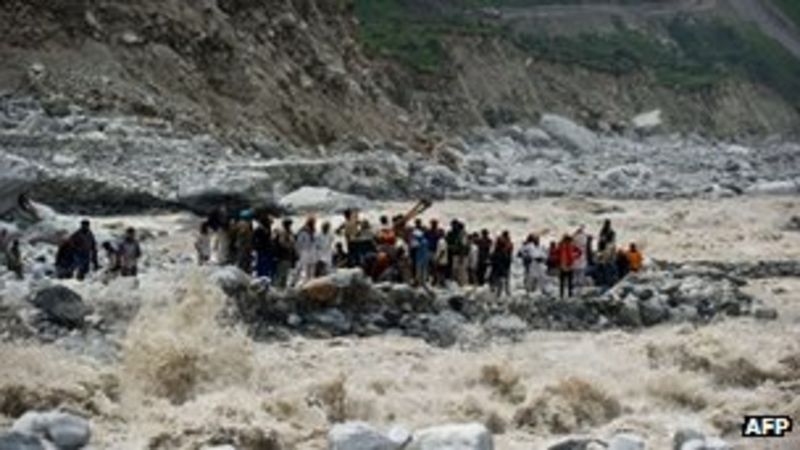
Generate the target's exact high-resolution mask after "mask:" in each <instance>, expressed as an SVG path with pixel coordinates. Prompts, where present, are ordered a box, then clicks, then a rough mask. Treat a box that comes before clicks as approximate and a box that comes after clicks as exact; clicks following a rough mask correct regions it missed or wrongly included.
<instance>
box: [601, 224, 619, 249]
mask: <svg viewBox="0 0 800 450" xmlns="http://www.w3.org/2000/svg"><path fill="white" fill-rule="evenodd" d="M616 241H617V233H616V232H615V231H614V228H612V227H611V220H609V219H606V220H605V221H604V222H603V228H601V229H600V234H599V235H598V238H597V251H598V252H602V251H603V250H605V249H606V248H607V247H609V246H610V247H614V246H615V245H616Z"/></svg>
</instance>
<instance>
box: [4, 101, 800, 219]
mask: <svg viewBox="0 0 800 450" xmlns="http://www.w3.org/2000/svg"><path fill="white" fill-rule="evenodd" d="M0 124H1V126H0V164H2V165H3V166H8V167H12V166H13V167H15V168H16V169H15V170H14V171H9V172H4V173H3V174H0V189H2V190H3V192H9V193H14V192H21V191H24V190H28V189H30V190H31V191H32V194H33V197H34V198H37V199H39V200H40V201H43V202H45V203H48V204H50V205H52V206H54V207H56V208H58V209H60V210H64V211H80V212H85V213H88V212H94V213H106V214H107V213H114V212H123V211H128V212H130V211H142V210H153V209H158V208H162V209H163V208H173V209H174V208H189V209H193V210H203V209H207V208H208V207H210V206H212V205H215V204H218V203H220V202H232V203H235V204H237V205H242V204H247V203H254V204H264V203H274V202H277V201H278V200H280V198H281V197H283V196H284V195H286V194H289V193H291V192H293V191H295V190H298V189H301V188H303V187H307V186H316V187H325V188H330V189H332V190H334V191H338V192H342V193H346V194H351V195H356V196H361V197H364V198H368V199H372V200H387V199H394V200H400V199H412V198H418V197H429V198H436V199H443V198H487V199H492V198H499V199H507V198H525V197H538V196H564V195H578V194H579V195H588V196H594V197H612V198H675V197H688V196H712V197H719V196H737V195H742V194H745V193H754V194H796V193H797V192H798V190H799V189H800V178H798V177H800V174H798V173H797V170H796V168H797V166H798V164H800V162H798V158H800V156H798V155H800V147H798V145H797V144H793V143H788V142H782V141H779V140H778V141H773V140H764V141H761V142H754V143H752V145H750V146H742V145H732V144H729V143H724V142H715V141H709V140H706V139H703V138H700V137H697V136H679V135H663V136H651V137H644V136H643V137H635V136H628V137H625V136H621V135H614V134H603V135H600V134H597V133H595V132H592V131H590V130H588V129H586V128H583V127H581V126H580V125H577V124H575V123H573V122H571V121H570V120H568V119H566V118H563V117H559V116H554V115H545V116H544V117H543V118H542V120H541V122H540V124H539V126H538V127H531V128H521V127H515V126H512V127H507V128H503V129H496V130H488V129H486V130H475V131H473V132H470V133H468V134H465V135H462V136H461V137H455V138H449V139H446V140H442V141H441V142H439V143H438V144H437V145H435V146H433V147H432V148H430V149H429V151H427V152H420V151H418V150H413V149H412V148H410V147H408V146H407V145H405V144H402V143H400V142H385V141H374V142H370V141H366V140H357V141H352V142H349V143H348V142H343V143H340V144H336V145H333V146H330V147H318V148H300V147H295V146H292V145H289V144H285V143H281V142H277V141H274V140H271V139H268V138H261V137H257V136H254V137H252V138H250V139H248V140H245V141H242V142H237V143H235V145H234V144H232V143H223V142H221V141H220V140H218V139H216V138H214V137H212V136H210V135H192V134H187V133H185V132H181V131H177V130H175V129H173V127H172V126H171V125H170V124H169V123H168V122H165V121H159V120H157V119H141V118H135V117H126V116H113V117H108V116H98V115H96V114H93V113H90V112H87V111H84V110H82V109H80V108H77V107H75V106H73V105H69V104H63V105H56V106H53V105H43V104H41V103H39V102H38V101H35V100H33V99H29V98H22V99H21V98H15V97H3V98H0ZM12 175H13V176H12Z"/></svg>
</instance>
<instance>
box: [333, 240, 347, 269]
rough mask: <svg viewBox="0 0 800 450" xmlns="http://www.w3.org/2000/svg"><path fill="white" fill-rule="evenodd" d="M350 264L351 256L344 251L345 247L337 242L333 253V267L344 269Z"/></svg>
mask: <svg viewBox="0 0 800 450" xmlns="http://www.w3.org/2000/svg"><path fill="white" fill-rule="evenodd" d="M349 262H350V256H348V254H347V252H345V251H344V245H342V243H341V242H337V243H336V245H335V248H334V251H333V266H334V267H335V268H336V269H344V268H346V267H347V265H348V263H349Z"/></svg>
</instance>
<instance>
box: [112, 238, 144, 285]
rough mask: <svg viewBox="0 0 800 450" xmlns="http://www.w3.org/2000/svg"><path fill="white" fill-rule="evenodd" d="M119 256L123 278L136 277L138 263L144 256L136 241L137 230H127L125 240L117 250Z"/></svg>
mask: <svg viewBox="0 0 800 450" xmlns="http://www.w3.org/2000/svg"><path fill="white" fill-rule="evenodd" d="M117 252H118V254H119V269H120V275H122V276H123V277H135V276H136V275H137V274H138V273H139V270H138V262H139V258H140V257H141V256H142V249H141V247H140V246H139V241H138V240H137V239H136V230H134V229H133V228H128V229H127V230H125V238H124V239H123V240H122V242H120V244H119V248H118V250H117Z"/></svg>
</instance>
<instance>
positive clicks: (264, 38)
mask: <svg viewBox="0 0 800 450" xmlns="http://www.w3.org/2000/svg"><path fill="white" fill-rule="evenodd" d="M731 1H733V0H731ZM754 1H758V0H754ZM787 14H791V10H787ZM756 25H758V24H752V23H749V22H747V21H743V20H741V17H740V14H739V12H737V11H736V9H735V8H732V7H731V5H729V4H728V2H727V1H723V0H702V1H699V2H698V1H683V0H681V1H675V2H658V3H649V2H641V1H633V0H617V1H602V2H601V1H590V2H586V1H580V2H579V1H574V0H560V1H555V0H431V1H423V0H337V1H332V0H326V1H322V0H267V1H252V0H204V1H196V2H195V1H187V0H169V1H163V2H154V1H150V0H134V1H129V2H121V1H115V0H80V1H72V2H51V1H46V0H7V1H4V2H2V4H0V58H2V60H3V61H4V63H3V65H2V66H0V99H2V98H6V99H9V98H17V97H24V96H27V95H29V94H33V95H34V96H35V97H37V98H38V99H40V100H42V101H43V102H44V103H45V105H46V107H47V110H48V112H49V113H50V114H54V115H58V114H59V113H63V112H64V111H66V108H68V107H69V105H70V104H75V105H78V106H80V107H83V108H86V109H88V110H90V111H95V112H99V113H102V114H105V113H123V114H133V115H137V116H143V117H153V118H158V119H164V120H167V121H169V122H171V123H173V124H174V125H175V126H176V127H177V129H179V130H185V131H190V132H209V133H211V134H213V135H215V136H217V137H219V138H221V139H223V140H224V142H227V143H230V144H234V146H235V147H236V148H239V149H248V148H251V147H253V146H255V145H257V142H259V140H260V139H262V138H263V137H264V136H268V137H271V138H277V139H279V140H286V141H289V142H290V143H292V144H297V145H312V146H315V145H319V144H323V145H327V144H331V143H333V142H337V141H353V140H355V139H358V138H361V137H366V138H368V139H370V140H377V139H390V140H401V141H405V142H409V143H411V144H413V145H414V146H415V147H417V148H430V143H432V142H435V141H438V140H439V139H440V138H441V137H442V136H445V135H448V134H452V133H453V132H462V131H464V130H466V129H469V128H472V127H475V126H486V125H489V126H496V125H501V124H507V123H514V122H520V123H523V124H524V123H533V122H536V121H538V118H539V117H540V115H541V114H543V113H547V112H557V113H562V114H565V115H568V116H570V117H574V118H575V119H577V120H580V121H582V122H584V123H586V124H587V125H589V126H591V127H593V128H596V129H623V128H625V127H626V126H627V124H628V123H629V120H630V119H631V117H633V116H634V115H636V114H639V113H641V112H645V111H650V110H653V109H661V110H662V111H663V112H664V117H665V119H666V123H665V128H666V129H667V130H677V131H696V132H700V133H703V134H709V135H718V136H725V137H743V136H751V135H765V134H771V133H784V134H785V133H790V132H792V131H793V130H797V129H800V114H799V113H798V108H800V62H798V60H797V59H795V58H793V57H792V55H791V54H790V53H789V52H788V51H787V50H786V49H784V48H783V47H782V46H781V45H780V44H779V43H778V42H777V41H773V40H772V39H771V38H770V37H768V36H767V35H765V34H764V33H762V32H761V31H760V29H759V28H757V26H756Z"/></svg>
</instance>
